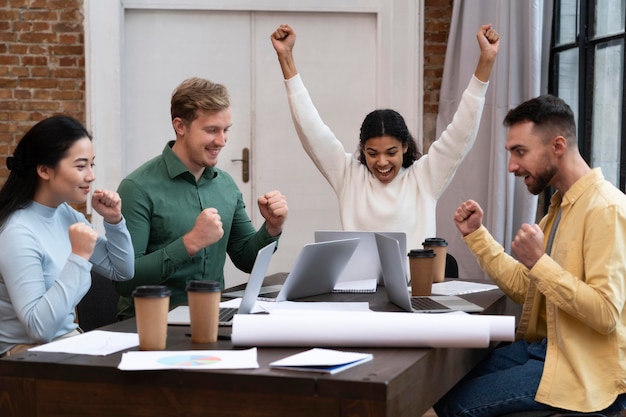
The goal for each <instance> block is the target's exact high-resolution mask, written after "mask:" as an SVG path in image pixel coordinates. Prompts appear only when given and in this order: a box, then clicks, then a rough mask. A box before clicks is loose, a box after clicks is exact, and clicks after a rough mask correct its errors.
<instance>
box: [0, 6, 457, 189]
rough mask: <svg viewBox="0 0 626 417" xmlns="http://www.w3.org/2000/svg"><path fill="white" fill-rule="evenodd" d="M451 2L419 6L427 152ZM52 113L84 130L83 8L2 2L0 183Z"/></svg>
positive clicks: (435, 107) (437, 100)
mask: <svg viewBox="0 0 626 417" xmlns="http://www.w3.org/2000/svg"><path fill="white" fill-rule="evenodd" d="M101 1H114V0H101ZM452 2H453V0H425V1H424V24H425V27H424V114H423V119H424V131H423V137H424V149H425V150H427V149H428V147H429V146H430V144H431V143H432V142H433V141H434V140H435V128H436V118H437V111H438V108H439V89H440V87H441V76H442V73H443V63H444V57H445V53H446V43H447V39H448V32H449V29H450V18H451V15H452ZM56 113H66V114H69V115H72V116H74V117H76V118H77V119H79V120H81V121H82V122H85V58H84V34H83V0H0V183H3V182H4V180H5V179H6V177H7V175H8V171H7V169H6V164H5V160H6V157H7V156H8V155H10V154H11V153H12V152H13V149H14V148H15V145H16V143H17V141H19V139H20V138H21V136H22V135H23V134H24V133H25V132H26V131H27V130H28V129H29V128H30V127H31V126H32V125H33V124H34V123H36V122H37V121H39V120H41V119H43V118H46V117H48V116H51V115H53V114H56Z"/></svg>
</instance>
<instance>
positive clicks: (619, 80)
mask: <svg viewBox="0 0 626 417" xmlns="http://www.w3.org/2000/svg"><path fill="white" fill-rule="evenodd" d="M625 9H626V2H624V0H555V3H554V24H553V36H552V51H551V54H550V55H551V65H550V68H551V72H550V81H549V91H550V93H551V94H554V95H557V96H559V97H561V98H562V99H564V100H565V101H566V102H567V103H568V104H569V105H570V106H571V107H572V110H573V111H574V114H575V116H576V122H577V125H578V146H579V147H580V151H581V153H582V155H583V157H584V158H585V160H586V161H587V162H588V163H589V165H591V166H592V167H601V168H602V172H603V173H604V176H605V177H606V179H607V180H609V181H610V182H612V183H613V184H615V185H616V186H618V187H619V188H620V189H621V190H622V191H625V189H626V146H622V143H623V141H624V139H625V135H624V132H625V131H626V129H625V126H624V118H623V117H622V111H623V109H624V46H625V44H624V41H625V35H624V26H625V21H626V19H625V14H624V10H625Z"/></svg>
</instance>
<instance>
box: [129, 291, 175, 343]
mask: <svg viewBox="0 0 626 417" xmlns="http://www.w3.org/2000/svg"><path fill="white" fill-rule="evenodd" d="M170 295H171V291H170V290H169V289H168V288H167V287H166V286H164V285H141V286H139V287H137V288H135V290H134V291H133V299H134V302H135V320H136V322H137V334H138V335H139V349H140V350H163V349H165V343H166V341H167V313H168V311H169V306H170Z"/></svg>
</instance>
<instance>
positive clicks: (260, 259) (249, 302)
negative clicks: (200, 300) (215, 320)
mask: <svg viewBox="0 0 626 417" xmlns="http://www.w3.org/2000/svg"><path fill="white" fill-rule="evenodd" d="M275 248H276V242H272V243H270V244H269V245H267V246H265V247H264V248H261V249H260V250H259V251H258V253H257V255H256V260H255V261H254V266H253V267H252V271H251V272H250V278H248V283H247V284H246V288H245V290H244V291H243V297H242V298H241V303H240V304H239V308H234V307H220V318H219V325H220V326H232V324H233V317H234V316H235V314H250V313H251V312H252V309H253V308H254V303H255V302H256V300H257V297H258V296H259V292H260V290H261V285H263V280H264V279H265V274H266V273H267V269H268V268H269V265H270V260H271V259H272V255H273V254H274V249H275ZM189 320H190V319H189V306H178V307H176V308H175V309H173V310H172V311H170V312H169V313H168V316H167V324H174V325H175V324H181V325H189Z"/></svg>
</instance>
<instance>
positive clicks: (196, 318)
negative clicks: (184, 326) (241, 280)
mask: <svg viewBox="0 0 626 417" xmlns="http://www.w3.org/2000/svg"><path fill="white" fill-rule="evenodd" d="M221 296H222V287H221V286H220V283H219V282H217V281H189V283H187V300H188V302H189V318H190V320H191V342H192V343H214V342H216V341H217V330H218V326H219V316H220V298H221Z"/></svg>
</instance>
